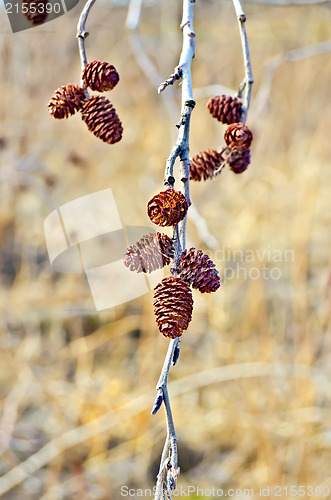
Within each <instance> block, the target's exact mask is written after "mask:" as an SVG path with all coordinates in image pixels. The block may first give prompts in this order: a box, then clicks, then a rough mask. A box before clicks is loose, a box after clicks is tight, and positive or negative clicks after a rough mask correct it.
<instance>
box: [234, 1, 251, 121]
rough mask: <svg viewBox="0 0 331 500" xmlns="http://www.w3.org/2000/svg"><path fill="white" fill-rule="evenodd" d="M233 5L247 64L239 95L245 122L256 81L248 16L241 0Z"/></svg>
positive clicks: (242, 119)
mask: <svg viewBox="0 0 331 500" xmlns="http://www.w3.org/2000/svg"><path fill="white" fill-rule="evenodd" d="M233 5H234V8H235V11H236V16H237V19H238V23H239V31H240V38H241V45H242V49H243V57H244V66H245V77H244V80H243V81H242V83H241V84H240V86H239V90H238V97H240V98H242V99H243V107H242V115H241V121H242V123H244V124H245V123H246V119H247V112H248V108H249V105H250V102H251V94H252V85H253V83H254V79H253V71H252V65H251V58H250V54H249V45H248V39H247V33H246V24H245V23H246V16H245V14H244V11H243V9H242V6H241V2H240V0H233Z"/></svg>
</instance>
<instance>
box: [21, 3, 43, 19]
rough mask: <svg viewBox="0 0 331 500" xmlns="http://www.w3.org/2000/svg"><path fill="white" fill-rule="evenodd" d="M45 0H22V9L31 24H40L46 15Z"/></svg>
mask: <svg viewBox="0 0 331 500" xmlns="http://www.w3.org/2000/svg"><path fill="white" fill-rule="evenodd" d="M47 3H48V2H47V0H24V2H23V9H24V15H25V17H26V18H27V19H28V20H29V21H30V23H32V24H41V23H43V22H44V21H45V19H46V17H47V11H46V5H47Z"/></svg>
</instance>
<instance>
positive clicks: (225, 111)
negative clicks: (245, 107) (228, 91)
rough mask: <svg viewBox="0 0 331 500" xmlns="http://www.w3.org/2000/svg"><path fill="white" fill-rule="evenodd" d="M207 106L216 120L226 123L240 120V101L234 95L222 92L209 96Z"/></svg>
mask: <svg viewBox="0 0 331 500" xmlns="http://www.w3.org/2000/svg"><path fill="white" fill-rule="evenodd" d="M207 108H208V109H209V111H210V114H211V115H212V116H213V117H214V118H216V120H218V121H219V122H222V123H225V124H226V125H230V124H231V123H235V122H240V117H241V108H242V103H241V102H240V101H238V99H237V98H236V97H231V96H226V95H224V94H223V95H222V96H215V97H211V98H210V99H209V101H208V103H207Z"/></svg>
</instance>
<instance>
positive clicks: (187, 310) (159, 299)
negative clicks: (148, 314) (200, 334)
mask: <svg viewBox="0 0 331 500" xmlns="http://www.w3.org/2000/svg"><path fill="white" fill-rule="evenodd" d="M153 305H154V313H155V318H156V323H157V325H158V328H159V330H160V332H161V333H162V334H163V335H164V336H165V337H169V338H171V339H175V338H176V337H180V336H181V335H182V333H183V331H184V330H186V329H187V327H188V324H189V322H190V321H191V319H192V311H193V298H192V292H191V290H190V287H189V286H188V285H187V284H186V283H185V282H184V281H183V280H182V279H181V278H178V277H177V278H175V277H173V276H169V277H167V278H164V279H163V280H162V281H161V283H159V284H158V285H157V286H156V287H155V288H154V300H153Z"/></svg>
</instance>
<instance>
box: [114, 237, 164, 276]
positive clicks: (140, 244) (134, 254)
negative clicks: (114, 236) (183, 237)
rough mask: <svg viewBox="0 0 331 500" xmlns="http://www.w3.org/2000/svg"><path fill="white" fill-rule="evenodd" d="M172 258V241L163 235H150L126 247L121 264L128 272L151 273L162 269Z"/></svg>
mask: <svg viewBox="0 0 331 500" xmlns="http://www.w3.org/2000/svg"><path fill="white" fill-rule="evenodd" d="M173 256H174V247H173V243H172V240H171V239H170V238H169V236H167V235H166V234H163V233H156V234H153V233H150V234H147V235H145V236H143V237H142V238H140V240H139V241H137V242H136V243H135V244H134V245H131V246H130V247H128V249H127V251H126V253H125V255H124V257H123V263H124V265H125V266H126V267H128V268H129V269H130V271H137V272H138V273H141V272H143V273H151V272H152V271H156V270H157V269H162V268H163V267H164V266H166V265H168V264H169V263H170V260H171V259H172V258H173Z"/></svg>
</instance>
